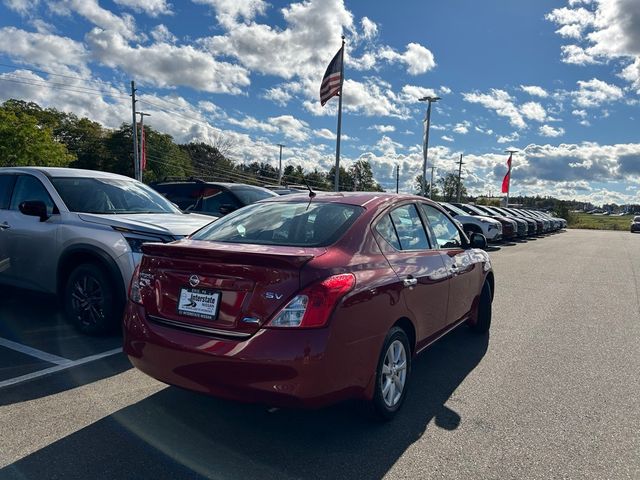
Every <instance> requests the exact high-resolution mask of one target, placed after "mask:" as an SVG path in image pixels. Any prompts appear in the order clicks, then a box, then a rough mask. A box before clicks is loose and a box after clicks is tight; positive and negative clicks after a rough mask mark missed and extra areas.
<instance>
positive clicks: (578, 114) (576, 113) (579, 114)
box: [571, 110, 588, 118]
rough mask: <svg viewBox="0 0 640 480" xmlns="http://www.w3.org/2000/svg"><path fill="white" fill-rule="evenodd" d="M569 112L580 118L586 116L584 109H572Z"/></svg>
mask: <svg viewBox="0 0 640 480" xmlns="http://www.w3.org/2000/svg"><path fill="white" fill-rule="evenodd" d="M571 114H572V115H575V116H576V117H580V118H586V117H587V115H588V114H587V111H586V110H573V111H572V112H571Z"/></svg>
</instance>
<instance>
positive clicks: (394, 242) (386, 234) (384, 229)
mask: <svg viewBox="0 0 640 480" xmlns="http://www.w3.org/2000/svg"><path fill="white" fill-rule="evenodd" d="M376 232H378V233H379V234H380V236H381V237H382V238H384V239H385V240H386V241H387V242H388V243H389V244H390V245H391V246H392V247H393V248H395V249H396V250H400V241H399V240H398V235H397V234H396V229H395V227H394V226H393V223H391V219H390V218H389V215H385V216H384V217H382V219H381V220H380V221H379V222H378V224H377V225H376Z"/></svg>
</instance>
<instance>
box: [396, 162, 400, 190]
mask: <svg viewBox="0 0 640 480" xmlns="http://www.w3.org/2000/svg"><path fill="white" fill-rule="evenodd" d="M399 190H400V164H397V165H396V193H399Z"/></svg>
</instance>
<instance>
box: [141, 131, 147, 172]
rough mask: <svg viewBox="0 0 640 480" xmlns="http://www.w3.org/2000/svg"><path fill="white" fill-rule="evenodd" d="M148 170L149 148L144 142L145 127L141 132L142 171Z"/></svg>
mask: <svg viewBox="0 0 640 480" xmlns="http://www.w3.org/2000/svg"><path fill="white" fill-rule="evenodd" d="M146 168H147V146H146V145H145V141H144V127H142V131H141V132H140V169H141V171H143V172H144V170H145V169H146Z"/></svg>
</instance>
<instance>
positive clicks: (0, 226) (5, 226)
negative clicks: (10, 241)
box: [0, 222, 11, 230]
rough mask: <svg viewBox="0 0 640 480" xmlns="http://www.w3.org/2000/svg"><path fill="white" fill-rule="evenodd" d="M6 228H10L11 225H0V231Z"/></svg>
mask: <svg viewBox="0 0 640 480" xmlns="http://www.w3.org/2000/svg"><path fill="white" fill-rule="evenodd" d="M8 228H11V225H9V224H8V223H7V222H4V223H0V229H2V230H6V229H8Z"/></svg>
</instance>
